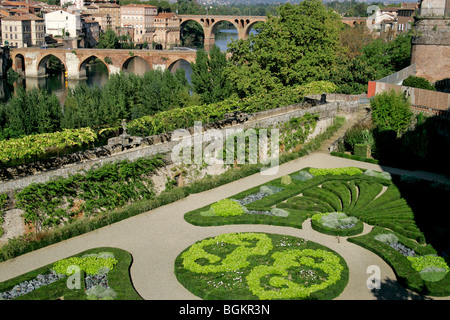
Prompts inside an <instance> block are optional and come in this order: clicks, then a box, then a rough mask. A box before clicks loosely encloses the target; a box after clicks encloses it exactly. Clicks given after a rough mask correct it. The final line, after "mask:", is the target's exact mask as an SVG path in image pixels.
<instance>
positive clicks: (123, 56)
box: [10, 48, 196, 80]
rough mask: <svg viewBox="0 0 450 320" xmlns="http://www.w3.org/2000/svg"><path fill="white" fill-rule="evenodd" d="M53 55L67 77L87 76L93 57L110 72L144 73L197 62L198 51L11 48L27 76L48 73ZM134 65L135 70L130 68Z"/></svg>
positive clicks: (15, 67)
mask: <svg viewBox="0 0 450 320" xmlns="http://www.w3.org/2000/svg"><path fill="white" fill-rule="evenodd" d="M51 56H54V57H56V58H58V59H59V60H60V61H61V63H62V64H63V65H64V67H65V70H66V74H67V79H69V80H70V79H72V80H79V79H84V78H86V67H87V65H88V63H89V62H90V61H92V59H94V58H96V59H99V60H100V61H102V62H103V63H104V64H105V65H106V67H107V68H108V74H109V75H111V74H115V73H119V72H121V71H129V72H133V73H137V74H142V73H143V72H145V71H148V70H153V69H160V70H165V69H169V70H172V68H173V67H174V65H175V64H176V63H177V62H179V61H183V60H184V61H186V62H189V63H191V62H195V56H196V51H195V50H128V49H127V50H126V49H62V48H51V49H39V48H13V49H11V51H10V57H11V59H12V68H13V70H15V71H16V72H18V73H20V74H22V75H24V76H25V77H28V78H41V77H45V76H46V69H47V63H48V61H49V59H50V57H51ZM136 61H138V62H139V65H138V67H136V66H134V65H135V63H136ZM131 65H133V66H134V67H133V68H134V70H131V68H130V66H131ZM136 65H137V64H136Z"/></svg>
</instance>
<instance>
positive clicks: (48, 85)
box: [0, 29, 254, 102]
mask: <svg viewBox="0 0 450 320" xmlns="http://www.w3.org/2000/svg"><path fill="white" fill-rule="evenodd" d="M251 32H252V33H253V32H254V30H252V31H251ZM232 39H233V40H237V39H238V32H237V30H236V29H224V30H220V31H219V32H218V33H217V34H216V45H217V46H218V47H219V48H220V50H221V51H226V50H227V44H228V43H229V42H230V41H231V40H232ZM177 67H181V68H183V69H185V72H186V79H187V80H188V81H189V82H190V81H191V73H192V70H191V67H190V64H189V63H187V62H186V61H180V63H179V64H178V65H177ZM173 71H174V70H173ZM86 76H87V79H86V80H70V81H66V79H65V78H64V72H62V73H59V74H52V75H49V76H47V77H45V78H40V79H31V78H23V77H20V78H19V79H17V80H16V81H15V82H14V83H8V82H7V81H6V80H4V81H3V83H2V86H1V87H0V102H6V101H8V100H9V99H10V98H11V96H12V95H13V94H14V90H15V89H16V88H18V87H24V88H26V89H28V88H33V87H38V88H40V89H46V90H48V91H49V92H52V93H54V94H56V96H58V98H59V99H60V101H64V98H65V96H66V95H67V92H68V89H69V88H71V87H74V86H76V85H77V84H78V83H80V82H85V83H86V84H87V85H88V86H94V85H97V86H102V85H103V84H105V82H106V81H107V80H108V77H109V76H108V69H107V67H106V66H105V65H104V64H103V63H102V62H93V63H91V64H89V65H88V67H87V70H86Z"/></svg>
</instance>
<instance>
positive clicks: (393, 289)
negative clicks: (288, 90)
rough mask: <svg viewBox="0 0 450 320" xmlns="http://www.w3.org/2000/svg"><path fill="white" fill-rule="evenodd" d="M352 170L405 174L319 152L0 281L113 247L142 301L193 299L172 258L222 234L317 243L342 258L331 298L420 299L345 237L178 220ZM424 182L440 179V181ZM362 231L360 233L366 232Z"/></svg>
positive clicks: (306, 229)
mask: <svg viewBox="0 0 450 320" xmlns="http://www.w3.org/2000/svg"><path fill="white" fill-rule="evenodd" d="M347 166H358V167H361V168H366V169H374V170H384V171H389V172H391V173H410V172H407V171H405V170H398V169H391V168H382V167H380V166H378V165H374V164H369V163H364V162H358V161H353V160H349V159H343V158H338V157H332V156H330V155H328V154H326V153H325V152H316V153H313V154H310V155H308V156H305V157H302V158H299V159H297V160H294V161H291V162H289V163H285V164H283V165H281V166H280V167H279V171H278V173H277V174H276V175H272V176H264V175H261V174H255V175H252V176H250V177H246V178H243V179H240V180H238V181H234V182H231V183H229V184H227V185H224V186H221V187H218V188H215V189H213V190H209V191H205V192H202V193H199V194H194V195H190V196H189V197H187V198H185V199H182V200H180V201H177V202H174V203H171V204H168V205H165V206H163V207H159V208H157V209H154V210H152V211H149V212H146V213H143V214H140V215H138V216H135V217H132V218H129V219H126V220H123V221H120V222H117V223H114V224H112V225H110V226H106V227H103V228H101V229H98V230H95V231H93V232H90V233H87V234H84V235H81V236H78V237H75V238H72V239H69V240H66V241H63V242H60V243H57V244H54V245H51V246H48V247H45V248H42V249H39V250H36V251H34V252H31V253H28V254H25V255H22V256H19V257H17V258H14V259H11V260H9V261H5V262H2V263H0V281H5V280H7V279H10V278H13V277H15V276H18V275H21V274H23V273H26V272H28V271H31V270H33V269H36V268H38V267H41V266H43V265H47V264H49V263H53V262H55V261H57V260H59V259H63V258H66V257H68V256H70V255H74V254H77V253H79V252H80V251H84V250H87V249H90V248H95V247H103V246H110V247H118V248H121V249H124V250H127V251H128V252H130V253H131V254H132V255H133V259H134V261H133V265H132V267H131V270H130V272H131V278H132V281H133V284H134V286H135V288H136V290H137V291H138V293H139V294H140V295H141V296H142V297H143V298H144V299H148V300H184V299H198V297H196V296H194V295H192V294H191V293H190V292H189V291H188V290H186V289H185V288H184V287H183V286H182V285H181V284H180V283H178V281H177V280H176V278H175V275H174V261H175V258H176V257H177V256H178V254H179V253H180V252H181V251H183V250H184V249H185V248H187V247H188V246H190V245H192V244H193V243H194V242H196V241H198V240H201V239H204V238H206V237H210V236H216V235H219V234H221V233H228V232H269V233H279V234H287V235H293V236H297V237H303V238H305V239H308V240H311V241H314V242H317V243H320V244H323V245H325V246H327V247H329V248H331V249H333V250H335V251H336V252H338V253H339V254H340V255H342V256H343V258H344V259H345V260H346V262H347V264H348V266H349V271H350V280H349V283H348V285H347V287H346V288H345V290H344V291H343V292H342V294H341V295H340V296H339V297H337V299H346V300H361V299H364V300H367V299H377V298H383V299H396V298H401V299H413V298H423V297H420V296H418V295H416V294H414V293H411V292H410V291H407V290H405V289H403V288H402V287H400V286H399V285H398V284H397V283H396V280H395V275H394V273H393V271H392V269H391V268H390V267H389V266H388V265H387V264H386V263H385V262H384V261H383V260H382V259H381V258H379V257H378V256H377V255H375V254H373V253H371V252H370V251H368V250H366V249H363V248H362V247H359V246H357V245H354V244H352V243H349V242H347V241H346V240H345V238H340V239H338V238H336V237H334V236H327V235H324V234H321V233H318V232H315V231H313V230H312V229H311V228H310V226H309V221H306V222H305V223H304V225H303V229H295V228H291V227H278V226H265V225H229V226H214V227H197V226H193V225H191V224H189V223H187V222H186V221H185V220H184V214H185V213H186V212H189V211H191V210H194V209H196V208H200V207H203V206H205V205H208V204H210V203H213V202H215V201H218V200H220V199H223V198H226V197H230V196H232V195H234V194H236V193H239V192H241V191H244V190H246V189H248V188H250V187H253V186H257V185H260V184H263V183H265V182H267V181H270V180H272V179H275V178H278V177H281V176H283V175H285V174H289V173H292V172H295V171H298V170H300V169H302V168H304V167H317V168H329V167H347ZM418 175H419V176H421V177H425V178H434V179H440V178H442V180H445V178H443V177H440V176H427V175H426V173H421V172H419V173H418ZM369 228H370V227H369V226H366V229H365V232H367V231H369ZM371 265H377V266H379V267H380V271H381V278H382V286H381V289H380V290H379V291H377V292H376V295H374V293H373V292H372V291H371V290H369V289H368V288H367V285H366V281H367V279H368V277H369V276H370V274H368V273H367V268H368V267H369V266H371Z"/></svg>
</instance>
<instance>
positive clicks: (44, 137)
mask: <svg viewBox="0 0 450 320" xmlns="http://www.w3.org/2000/svg"><path fill="white" fill-rule="evenodd" d="M96 139H97V134H96V133H95V132H94V131H93V130H92V129H91V128H81V129H70V130H69V129H65V130H63V131H61V132H59V131H58V132H54V133H42V134H35V135H28V136H25V137H23V138H17V139H10V140H2V141H0V162H5V163H6V162H8V161H11V160H15V159H29V158H31V157H33V156H37V155H40V154H43V153H45V152H47V151H48V150H50V149H59V150H61V149H64V148H68V147H72V146H80V145H82V144H85V143H88V142H93V141H95V140H96Z"/></svg>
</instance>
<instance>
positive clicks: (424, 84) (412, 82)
mask: <svg viewBox="0 0 450 320" xmlns="http://www.w3.org/2000/svg"><path fill="white" fill-rule="evenodd" d="M402 85H404V86H406V87H414V88H419V89H426V90H433V91H436V88H435V87H434V86H433V85H432V84H431V83H430V82H429V81H428V80H427V79H425V78H422V77H415V76H409V77H408V78H406V79H405V80H403V83H402Z"/></svg>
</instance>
